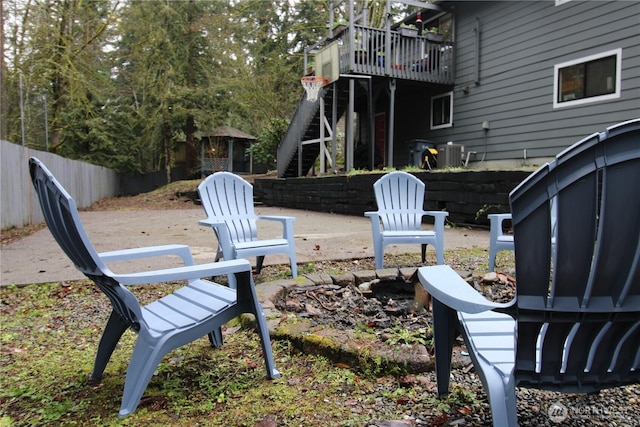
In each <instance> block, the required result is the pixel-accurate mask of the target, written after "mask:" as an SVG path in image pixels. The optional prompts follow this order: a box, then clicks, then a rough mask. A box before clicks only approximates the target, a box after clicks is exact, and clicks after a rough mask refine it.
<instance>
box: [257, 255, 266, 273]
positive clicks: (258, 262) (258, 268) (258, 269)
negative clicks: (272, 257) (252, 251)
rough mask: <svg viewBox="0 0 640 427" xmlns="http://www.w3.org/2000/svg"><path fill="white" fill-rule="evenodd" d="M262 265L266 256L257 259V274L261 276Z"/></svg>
mask: <svg viewBox="0 0 640 427" xmlns="http://www.w3.org/2000/svg"><path fill="white" fill-rule="evenodd" d="M262 263H264V255H261V256H258V257H256V274H260V271H262Z"/></svg>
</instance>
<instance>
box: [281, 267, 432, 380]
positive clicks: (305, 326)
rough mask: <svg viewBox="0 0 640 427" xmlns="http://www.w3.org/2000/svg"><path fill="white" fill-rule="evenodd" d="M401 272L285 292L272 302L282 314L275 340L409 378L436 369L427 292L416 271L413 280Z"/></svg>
mask: <svg viewBox="0 0 640 427" xmlns="http://www.w3.org/2000/svg"><path fill="white" fill-rule="evenodd" d="M397 273H398V274H386V275H382V276H379V275H375V273H374V274H370V275H369V277H370V280H362V279H360V280H358V276H356V278H355V280H354V281H353V282H352V283H346V284H345V283H336V282H338V281H337V280H332V281H331V283H321V284H316V283H313V282H312V283H310V284H309V285H307V286H300V285H293V286H288V287H284V288H283V289H282V290H281V291H280V292H279V293H278V294H277V295H276V296H275V298H274V299H273V304H274V305H275V308H276V309H278V310H279V311H280V312H281V313H282V316H281V319H280V322H279V324H278V326H277V327H276V336H278V335H279V336H280V337H286V338H287V339H289V340H291V341H292V342H293V343H294V344H295V345H297V346H298V347H299V348H300V349H301V350H302V351H305V352H312V353H318V354H322V355H324V356H327V357H329V358H331V359H332V360H334V361H335V362H338V363H342V364H345V365H348V366H359V367H361V368H365V369H369V370H372V369H373V370H374V371H380V370H384V371H387V370H391V371H397V372H407V373H417V372H425V371H430V370H432V369H433V364H432V361H431V356H430V352H431V350H432V349H431V342H432V327H431V325H432V322H431V320H432V319H431V312H430V310H429V307H428V300H427V298H426V292H424V288H423V287H422V286H421V285H420V284H419V283H418V282H417V280H416V276H415V269H412V273H411V274H409V275H406V274H405V275H403V274H402V273H401V272H400V271H397ZM366 276H367V275H366V274H365V275H360V276H359V277H360V278H362V277H366ZM416 289H417V290H418V292H417V293H416Z"/></svg>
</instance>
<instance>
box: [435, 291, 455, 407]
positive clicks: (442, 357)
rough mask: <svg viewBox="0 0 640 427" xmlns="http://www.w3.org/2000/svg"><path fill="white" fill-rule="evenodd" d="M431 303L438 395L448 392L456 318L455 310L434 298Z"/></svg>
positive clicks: (441, 395) (444, 394)
mask: <svg viewBox="0 0 640 427" xmlns="http://www.w3.org/2000/svg"><path fill="white" fill-rule="evenodd" d="M432 303H433V346H434V348H435V357H436V380H437V383H438V395H439V396H440V397H443V396H446V395H447V394H449V376H450V374H451V355H452V353H453V341H454V340H455V338H456V336H457V335H458V323H457V322H458V319H457V317H456V312H455V310H452V309H451V308H449V307H447V306H446V305H444V304H442V303H441V302H440V301H438V300H436V299H435V298H434V299H433V300H432Z"/></svg>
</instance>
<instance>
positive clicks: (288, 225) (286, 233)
mask: <svg viewBox="0 0 640 427" xmlns="http://www.w3.org/2000/svg"><path fill="white" fill-rule="evenodd" d="M259 219H262V220H265V221H278V222H281V223H282V227H283V231H282V236H283V238H285V239H287V240H289V241H293V221H295V220H296V218H295V217H293V216H282V215H258V216H257V217H256V220H259Z"/></svg>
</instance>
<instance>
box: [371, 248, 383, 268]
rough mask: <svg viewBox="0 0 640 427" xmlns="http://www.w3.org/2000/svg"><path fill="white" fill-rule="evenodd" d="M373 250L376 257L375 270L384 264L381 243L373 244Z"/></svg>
mask: <svg viewBox="0 0 640 427" xmlns="http://www.w3.org/2000/svg"><path fill="white" fill-rule="evenodd" d="M373 252H374V255H375V258H376V270H381V269H382V268H383V264H384V245H383V244H382V243H379V244H377V245H376V244H375V243H374V245H373Z"/></svg>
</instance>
